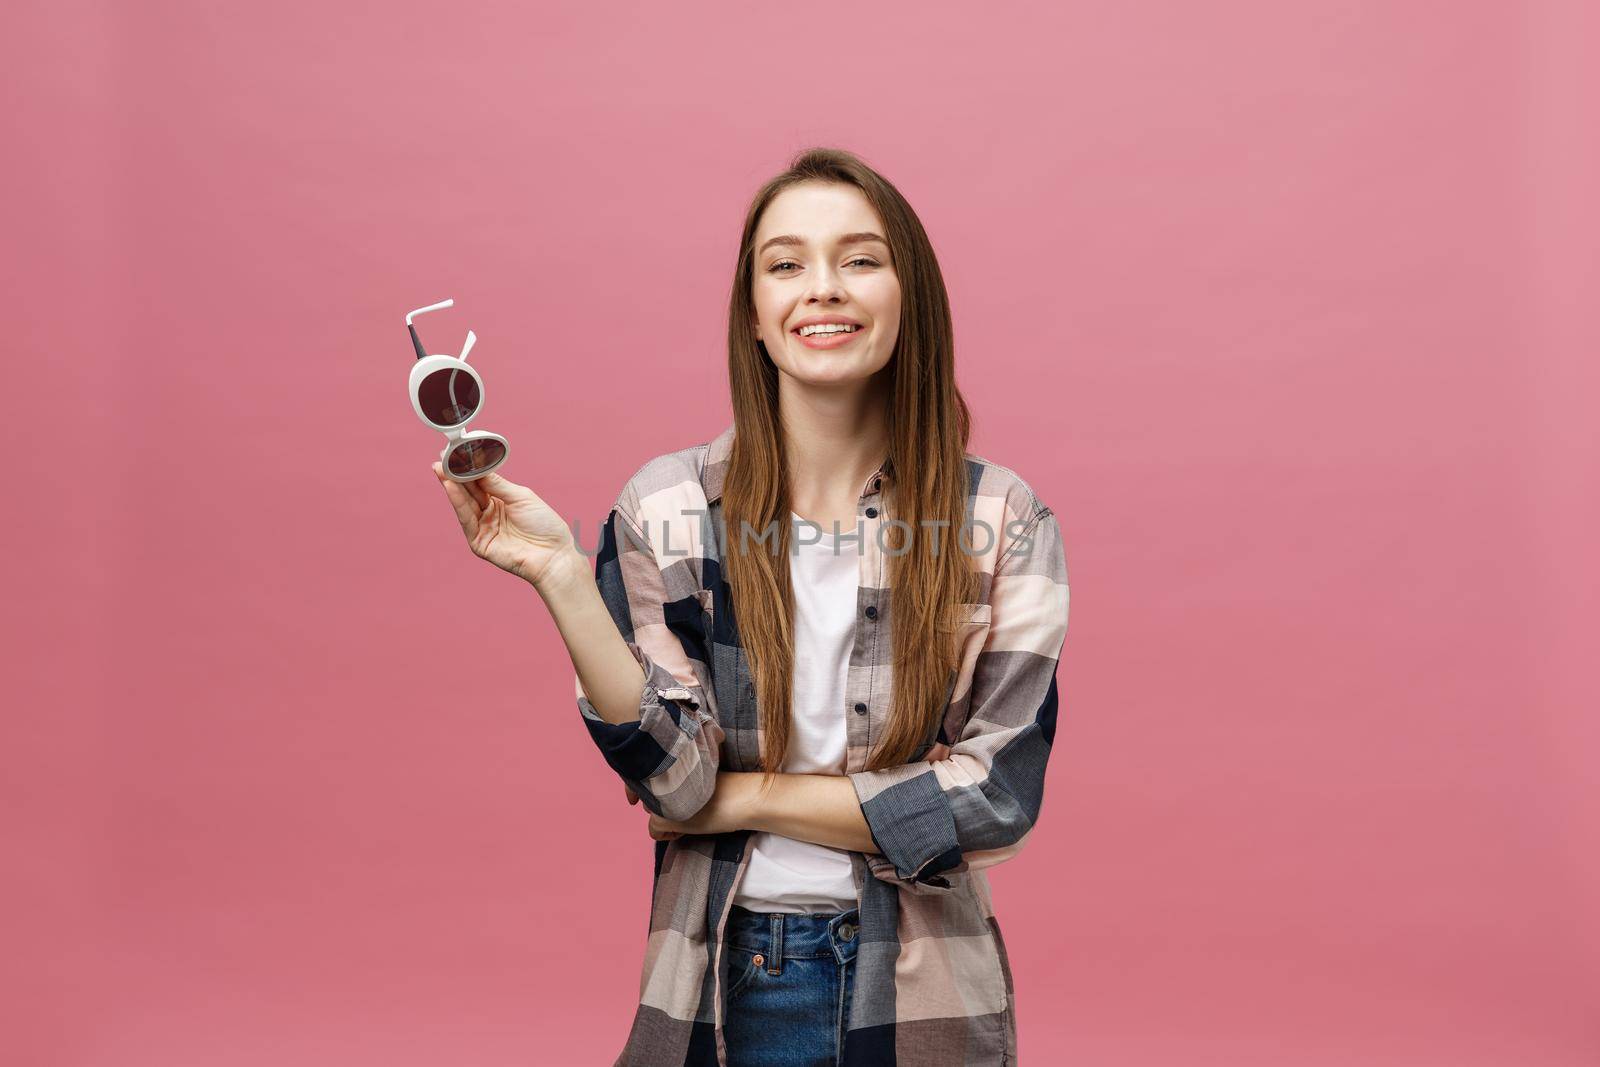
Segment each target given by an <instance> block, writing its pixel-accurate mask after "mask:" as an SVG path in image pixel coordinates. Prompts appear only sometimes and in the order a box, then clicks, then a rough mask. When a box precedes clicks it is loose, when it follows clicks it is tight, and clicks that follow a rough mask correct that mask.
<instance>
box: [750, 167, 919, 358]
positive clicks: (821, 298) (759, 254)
mask: <svg viewBox="0 0 1600 1067" xmlns="http://www.w3.org/2000/svg"><path fill="white" fill-rule="evenodd" d="M886 236H887V235H886V234H885V233H884V227H883V222H882V221H881V220H880V219H879V218H878V213H877V212H876V211H874V210H873V208H872V204H871V203H870V202H869V201H868V200H867V198H866V197H865V196H864V195H862V193H861V190H860V189H857V188H856V187H855V186H853V185H843V184H836V183H823V182H804V183H802V184H800V185H795V186H791V187H790V188H788V189H785V190H784V191H783V192H781V193H779V194H778V195H777V196H776V197H774V198H773V199H772V202H771V203H769V204H768V205H767V209H766V211H765V212H764V213H763V214H762V216H761V222H760V224H759V225H758V226H757V227H756V235H755V250H756V251H755V265H754V270H755V277H754V278H753V279H752V284H751V292H752V296H753V299H754V301H755V308H754V311H755V323H754V325H755V329H756V335H757V336H758V337H759V338H760V339H761V341H762V342H763V343H764V344H765V345H766V349H767V355H768V356H769V357H770V358H771V359H772V362H773V364H774V365H776V366H777V368H778V369H779V370H780V371H782V372H783V373H784V374H787V375H789V376H790V377H792V378H794V379H797V380H798V381H801V382H806V383H808V384H816V385H823V384H838V383H843V382H862V383H864V382H865V381H866V380H867V379H868V378H870V377H871V376H872V375H873V374H874V373H875V372H877V371H879V370H882V369H883V367H884V366H885V365H886V364H887V363H888V362H889V357H890V355H891V354H892V353H893V352H894V343H895V340H896V339H897V338H898V337H899V336H900V279H899V277H898V276H897V275H896V274H895V270H894V264H893V262H892V261H891V260H890V257H889V245H888V243H887V240H886ZM818 320H820V321H821V322H822V323H829V324H834V323H847V324H853V325H854V326H855V329H854V330H850V331H849V332H834V331H837V330H838V329H839V327H838V325H827V326H825V327H824V330H823V332H821V333H816V332H814V324H815V323H816V322H817V321H818ZM802 327H806V329H805V332H804V334H802V333H801V332H800V331H801V329H802ZM847 329H848V327H847ZM806 335H810V336H806Z"/></svg>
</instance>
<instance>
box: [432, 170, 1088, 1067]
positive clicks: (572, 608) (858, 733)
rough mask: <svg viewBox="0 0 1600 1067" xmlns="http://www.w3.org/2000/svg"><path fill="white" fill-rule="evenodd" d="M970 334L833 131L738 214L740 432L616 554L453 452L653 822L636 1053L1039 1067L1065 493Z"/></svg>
mask: <svg viewBox="0 0 1600 1067" xmlns="http://www.w3.org/2000/svg"><path fill="white" fill-rule="evenodd" d="M954 351H955V346H954V341H953V335H952V330H951V323H950V309H949V303H948V301H947V299H946V295H945V289H944V282H943V279H942V277H941V275H940V272H939V267H938V263H937V261H936V260H935V257H934V253H933V248H932V246H931V245H930V243H929V241H928V238H927V235H926V234H925V233H924V231H923V228H922V225H921V223H920V222H919V221H918V219H917V216H916V215H915V213H913V211H912V210H911V207H910V205H908V204H907V203H906V201H905V200H904V198H903V197H901V195H900V193H899V191H898V190H896V189H895V188H894V186H892V185H890V184H889V182H888V181H886V180H885V179H884V178H883V177H881V176H880V175H879V174H877V173H876V172H875V171H873V170H872V169H871V168H869V167H868V166H866V165H865V164H864V163H863V162H862V161H861V160H859V159H857V158H856V157H854V156H852V155H851V154H849V153H847V152H842V151H834V150H812V151H808V152H805V153H803V154H802V155H800V156H799V157H798V158H796V160H795V161H794V163H793V164H792V166H791V167H790V168H789V169H788V170H787V171H785V172H784V173H782V174H780V175H778V176H777V177H776V178H774V179H773V180H772V181H771V182H769V183H768V184H767V185H766V186H765V187H763V188H762V189H761V190H760V192H759V193H758V194H757V196H756V198H755V200H754V202H753V203H752V205H751V207H750V210H749V212H748V214H747V216H746V219H745V225H744V232H743V235H742V237H741V240H740V245H739V259H738V266H737V270H736V273H735V275H734V281H733V293H732V300H731V305H730V309H729V318H728V373H729V379H730V386H731V392H732V405H733V424H732V425H730V426H728V427H727V428H726V429H724V430H723V431H722V432H721V433H720V434H718V435H717V436H716V437H715V438H714V439H712V440H710V441H709V442H705V443H702V444H696V445H691V446H687V447H684V448H681V449H679V450H677V451H674V452H670V453H667V454H665V455H661V456H657V457H655V458H654V459H652V460H650V461H649V462H648V463H646V464H644V466H643V467H641V468H640V469H639V471H638V472H637V473H636V474H635V475H634V476H633V477H632V478H631V479H629V481H628V482H627V484H626V485H625V486H624V487H623V489H622V491H621V493H620V494H619V495H618V497H617V500H616V502H615V504H614V505H613V506H612V508H611V511H610V514H609V515H608V517H607V520H606V524H605V526H604V529H603V532H602V535H601V541H600V549H599V553H598V555H597V557H596V558H595V560H594V563H593V569H592V571H591V568H590V565H589V562H588V560H587V559H586V557H585V556H584V554H583V553H582V551H581V550H580V549H579V548H578V547H577V546H576V543H575V539H574V538H573V536H572V534H571V531H570V530H569V528H568V524H567V523H566V522H565V521H564V520H563V519H562V518H561V516H559V515H557V514H556V513H555V512H554V511H553V510H552V509H551V508H550V507H549V506H548V505H547V504H546V503H545V502H544V501H543V500H541V499H540V498H539V497H538V496H537V495H536V494H535V493H534V492H533V491H532V490H530V489H528V488H526V487H524V486H521V485H517V484H514V483H512V482H509V481H507V480H506V479H504V478H502V477H499V476H498V475H495V474H490V475H489V476H487V477H485V478H483V479H481V480H479V481H476V482H471V483H466V484H464V485H463V484H458V483H456V482H453V481H450V480H448V479H446V478H444V477H443V473H442V471H440V470H439V468H438V465H437V464H435V473H436V474H437V475H439V477H440V481H441V483H442V484H443V485H444V488H445V491H446V492H447V493H448V494H449V497H450V502H451V504H452V505H454V508H455V512H456V516H457V518H458V519H459V520H460V522H461V527H462V530H463V531H464V532H465V534H466V536H467V540H468V542H469V544H470V545H471V547H472V551H473V552H474V553H476V554H477V555H478V556H480V557H482V558H484V559H487V560H489V561H490V562H492V563H494V564H495V565H497V566H499V567H501V568H503V569H505V570H507V571H509V572H511V573H513V574H515V575H518V576H519V577H521V578H523V579H524V580H526V581H527V582H529V583H531V584H532V585H533V587H534V588H535V589H536V590H537V591H538V592H539V594H540V596H541V598H542V599H543V601H544V603H545V604H546V606H547V607H548V608H549V610H550V612H551V614H552V616H553V618H554V621H555V623H556V626H557V629H558V630H559V631H560V633H561V636H562V639H563V640H564V641H565V642H566V646H567V650H568V652H569V654H570V655H571V657H572V664H573V668H574V670H575V672H576V693H577V702H578V708H579V711H580V713H581V715H582V721H583V722H584V724H585V725H586V727H587V728H588V730H589V732H590V734H591V736H592V737H593V739H594V741H595V743H596V744H597V745H598V747H599V748H600V751H601V753H602V755H603V757H604V758H605V760H606V762H607V763H608V764H609V765H610V766H611V767H612V768H613V769H614V770H615V771H616V773H617V774H618V775H619V776H620V777H621V778H622V779H623V781H624V782H625V783H626V790H627V795H628V798H629V800H630V802H632V801H634V800H636V799H637V800H641V801H642V802H643V804H644V806H645V807H646V808H647V809H648V810H649V812H650V820H649V828H650V833H651V836H652V837H653V838H654V839H655V840H656V846H655V873H654V891H653V895H652V902H651V909H650V926H649V938H648V942H647V945H646V949H645V958H644V973H643V975H642V977H641V981H640V1001H639V1005H638V1008H637V1010H636V1012H635V1015H634V1021H633V1027H632V1032H631V1033H630V1035H629V1037H628V1040H627V1043H626V1046H625V1047H624V1048H623V1050H622V1052H621V1054H620V1056H619V1057H618V1058H617V1060H616V1063H617V1064H620V1065H640V1067H645V1065H648V1067H668V1065H671V1067H678V1065H690V1064H705V1065H712V1064H715V1065H719V1067H765V1065H807V1067H810V1065H821V1064H830V1065H836V1064H853V1065H854V1064H858V1065H872V1067H883V1065H890V1064H905V1065H915V1067H956V1065H1000V1064H1014V1063H1016V1022H1015V997H1014V993H1013V989H1012V981H1011V970H1010V967H1009V964H1008V962H1007V957H1006V949H1005V943H1004V941H1003V939H1002V938H1001V934H1000V926H999V924H998V922H997V921H996V919H995V915H994V909H993V906H992V903H991V898H990V892H989V882H988V876H987V874H986V872H985V868H987V867H990V866H992V865H994V864H996V863H999V862H1001V861H1002V860H1005V859H1008V858H1010V857H1011V856H1014V855H1016V854H1017V852H1018V850H1019V849H1021V847H1022V845H1023V843H1024V842H1025V841H1026V840H1027V837H1028V835H1029V833H1030V832H1031V831H1032V829H1033V826H1034V823H1035V821H1036V819H1037V818H1038V815H1039V810H1040V804H1041V801H1042V798H1043V791H1044V775H1045V765H1046V760H1047V758H1048V756H1049V754H1050V747H1051V743H1052V740H1053V738H1054V734H1055V720H1056V702H1057V700H1056V682H1055V673H1056V664H1057V660H1058V658H1059V656H1060V654H1061V650H1062V647H1063V643H1064V641H1065V638H1066V628H1067V603H1068V589H1067V571H1066V560H1065V555H1064V552H1063V548H1062V541H1061V530H1060V527H1059V525H1058V520H1057V517H1056V515H1055V514H1054V513H1053V512H1052V510H1051V509H1050V508H1049V507H1048V506H1046V505H1045V504H1043V503H1042V502H1041V501H1040V500H1039V499H1038V497H1036V496H1035V495H1034V493H1033V491H1032V489H1031V488H1030V487H1029V486H1028V485H1027V484H1026V483H1025V482H1024V481H1023V480H1022V479H1021V478H1020V477H1018V476H1017V475H1016V474H1015V473H1013V472H1012V471H1010V470H1008V469H1006V468H1005V467H1002V466H999V465H997V464H994V463H991V462H989V461H988V460H986V459H984V458H982V457H980V456H976V455H973V454H972V453H970V452H968V451H967V450H966V445H967V441H968V432H969V423H968V411H967V406H966V403H965V401H964V400H963V399H962V397H961V394H960V392H959V391H958V390H957V389H956V383H955V367H954Z"/></svg>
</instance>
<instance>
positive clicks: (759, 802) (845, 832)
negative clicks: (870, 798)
mask: <svg viewBox="0 0 1600 1067" xmlns="http://www.w3.org/2000/svg"><path fill="white" fill-rule="evenodd" d="M751 777H753V778H754V779H756V781H755V782H754V783H753V785H752V793H753V796H754V802H753V803H752V804H751V809H752V810H751V813H750V816H749V819H748V822H749V823H750V826H749V828H750V829H752V830H763V831H766V832H767V833H773V834H782V835H783V836H784V837H792V838H795V839H796V840H799V841H810V842H812V843H813V844H818V845H827V846H828V847H829V848H843V849H850V850H851V851H854V852H868V853H872V852H877V851H878V845H877V842H875V841H873V840H872V832H871V831H870V830H869V829H868V828H867V817H866V816H865V815H863V814H862V813H861V801H860V799H859V798H858V797H857V796H856V790H855V786H853V785H852V784H851V783H850V779H849V778H846V777H845V776H844V775H840V774H779V775H776V776H775V777H774V778H773V781H772V785H771V786H770V787H769V788H766V789H763V788H762V787H761V785H760V778H761V775H759V774H752V776H751Z"/></svg>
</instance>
